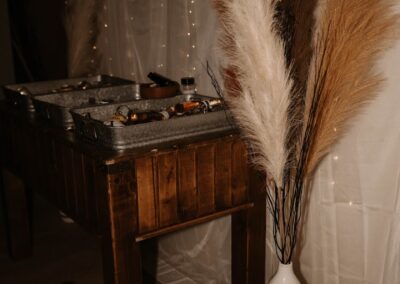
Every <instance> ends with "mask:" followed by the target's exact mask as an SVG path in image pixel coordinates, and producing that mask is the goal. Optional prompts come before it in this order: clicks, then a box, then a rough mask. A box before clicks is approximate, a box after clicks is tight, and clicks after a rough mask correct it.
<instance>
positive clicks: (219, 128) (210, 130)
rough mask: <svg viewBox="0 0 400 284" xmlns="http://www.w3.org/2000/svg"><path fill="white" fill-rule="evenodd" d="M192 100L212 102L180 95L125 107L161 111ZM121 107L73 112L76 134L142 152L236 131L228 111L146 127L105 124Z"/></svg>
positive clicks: (128, 104)
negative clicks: (142, 149) (142, 150)
mask: <svg viewBox="0 0 400 284" xmlns="http://www.w3.org/2000/svg"><path fill="white" fill-rule="evenodd" d="M193 99H200V100H201V99H210V97H205V96H198V95H195V96H193V95H191V96H188V95H179V96H175V97H171V98H166V99H157V100H140V101H135V102H129V103H126V104H125V105H126V106H128V107H129V108H130V109H136V110H140V111H149V110H156V111H159V110H161V109H163V108H166V107H168V106H173V105H175V104H177V103H180V102H184V101H189V100H193ZM119 105H121V104H110V105H105V106H98V107H88V108H78V109H73V110H71V113H72V117H73V119H74V121H75V132H76V134H77V135H78V136H79V137H80V138H83V139H84V140H87V141H91V142H93V143H95V144H98V145H102V146H104V147H106V148H109V149H114V150H124V149H128V148H129V149H132V148H133V149H139V148H148V147H157V146H158V145H173V144H175V143H178V142H180V141H190V140H194V139H197V138H201V137H216V136H218V135H221V134H225V133H226V134H227V133H232V132H235V131H236V130H237V128H236V126H235V124H234V122H233V118H232V116H231V114H230V112H229V110H227V109H225V108H224V109H221V110H216V111H212V112H207V113H199V114H193V115H188V116H175V117H172V118H170V119H168V120H163V121H153V122H148V123H143V124H135V125H127V126H122V127H121V126H120V127H112V126H109V125H105V124H104V122H105V121H108V120H110V118H111V117H112V116H113V114H114V113H115V111H116V109H117V107H118V106H119Z"/></svg>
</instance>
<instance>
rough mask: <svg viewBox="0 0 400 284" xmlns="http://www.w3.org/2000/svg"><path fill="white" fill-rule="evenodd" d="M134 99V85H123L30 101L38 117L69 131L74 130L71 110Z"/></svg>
mask: <svg viewBox="0 0 400 284" xmlns="http://www.w3.org/2000/svg"><path fill="white" fill-rule="evenodd" d="M134 99H135V92H134V85H125V86H114V87H108V88H98V89H89V90H86V91H75V92H68V93H58V94H48V95H40V96H35V97H33V98H32V101H33V104H34V106H35V109H36V113H37V114H38V115H39V116H40V117H42V118H44V119H47V120H50V121H51V122H52V123H53V124H54V125H55V126H58V127H62V128H64V129H66V130H70V129H73V128H74V120H73V119H72V116H71V113H70V110H71V109H73V108H82V107H89V106H101V105H105V104H110V103H119V102H125V101H133V100H134Z"/></svg>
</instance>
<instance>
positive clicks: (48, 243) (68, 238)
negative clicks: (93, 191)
mask: <svg viewBox="0 0 400 284" xmlns="http://www.w3.org/2000/svg"><path fill="white" fill-rule="evenodd" d="M34 205H35V206H34V220H33V223H34V236H33V240H34V247H33V256H32V257H31V258H29V259H25V260H19V261H12V260H10V258H9V257H8V252H7V249H6V243H5V233H4V222H3V221H4V218H3V216H0V283H1V284H31V283H32V284H99V283H103V280H102V261H101V249H100V239H99V238H97V237H96V236H93V235H89V234H87V233H86V232H85V231H83V230H82V229H81V228H80V227H79V226H78V225H77V224H75V223H73V224H67V223H64V222H63V221H62V220H61V217H60V215H59V213H58V211H57V210H56V208H54V207H53V206H51V205H50V204H49V203H47V202H46V201H44V200H43V199H41V198H39V197H35V198H34ZM0 211H1V210H0Z"/></svg>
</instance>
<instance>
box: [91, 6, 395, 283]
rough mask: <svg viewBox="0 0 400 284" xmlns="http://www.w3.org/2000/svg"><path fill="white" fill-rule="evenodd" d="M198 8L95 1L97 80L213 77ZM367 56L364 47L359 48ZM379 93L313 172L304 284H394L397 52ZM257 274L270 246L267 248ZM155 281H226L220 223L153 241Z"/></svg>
mask: <svg viewBox="0 0 400 284" xmlns="http://www.w3.org/2000/svg"><path fill="white" fill-rule="evenodd" d="M209 2H210V1H207V0H130V1H128V0H118V1H112V0H105V2H104V3H105V4H104V7H103V8H104V15H103V19H102V30H103V31H102V36H101V37H100V38H99V40H98V43H97V48H98V49H99V50H100V53H101V54H102V60H101V62H100V63H101V64H100V65H101V70H100V72H102V73H110V74H113V75H116V76H122V77H126V78H132V79H135V80H136V81H140V82H143V81H145V80H146V75H147V73H148V72H150V71H156V72H159V73H161V74H164V75H167V76H168V77H170V78H172V79H175V80H179V78H181V77H184V76H195V78H196V81H197V83H198V85H199V92H200V93H202V94H207V95H213V94H214V91H213V88H212V86H211V85H210V82H209V79H208V77H207V75H206V72H205V71H204V68H203V67H202V64H204V63H205V62H206V61H207V60H208V61H210V63H211V64H212V66H213V68H214V71H218V67H217V60H216V55H215V52H214V49H213V46H214V45H215V39H216V36H217V35H216V30H217V24H216V19H215V15H214V13H213V11H212V9H211V6H210V3H209ZM366 48H367V47H366ZM381 66H382V70H383V71H384V72H385V74H386V75H387V77H388V82H387V84H386V87H385V88H384V89H383V90H382V94H381V96H379V97H378V99H377V100H376V101H374V102H373V103H372V104H371V105H369V106H368V107H367V108H366V109H365V111H364V112H363V113H362V114H360V115H359V116H358V117H357V119H355V120H354V125H353V126H352V127H351V128H350V129H349V131H348V133H347V134H346V136H345V137H343V139H342V140H341V142H340V143H339V144H338V145H337V146H335V147H334V149H332V152H331V154H330V155H329V156H327V157H326V159H325V160H324V161H323V163H322V164H321V166H320V167H319V168H318V170H317V172H316V176H315V179H314V182H313V186H312V191H311V192H312V193H311V196H310V206H309V212H308V215H307V219H306V224H305V226H304V228H303V238H302V239H303V245H302V249H301V253H300V257H299V263H300V269H301V273H302V275H303V276H304V279H305V281H306V282H307V283H310V284H314V283H318V284H319V283H328V284H331V283H332V284H335V283H341V284H346V283H351V284H353V283H354V284H358V283H371V284H380V283H381V284H395V283H400V162H399V161H400V112H399V111H398V108H399V107H400V83H399V81H398V79H397V77H398V76H399V74H400V44H398V45H397V46H396V47H395V48H393V49H392V50H390V52H388V53H387V54H386V56H385V59H384V60H383V61H382V64H381ZM267 244H268V246H267V248H268V252H267V255H268V256H269V257H271V258H269V259H267V273H268V275H269V276H270V272H271V271H272V266H273V265H271V263H273V261H272V260H273V259H274V256H273V253H272V252H271V248H272V247H273V245H272V244H271V242H270V240H267ZM159 246H160V258H159V269H158V273H159V281H160V282H161V283H230V282H231V278H230V275H231V274H230V219H229V218H224V219H221V220H218V221H215V222H212V223H209V224H205V225H202V226H197V227H195V228H194V229H190V230H186V231H183V232H178V233H175V234H172V235H169V236H167V237H164V238H163V239H162V240H161V241H160V245H159Z"/></svg>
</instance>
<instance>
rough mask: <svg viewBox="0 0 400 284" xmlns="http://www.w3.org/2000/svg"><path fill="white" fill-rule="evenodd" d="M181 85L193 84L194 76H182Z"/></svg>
mask: <svg viewBox="0 0 400 284" xmlns="http://www.w3.org/2000/svg"><path fill="white" fill-rule="evenodd" d="M181 84H182V85H194V78H193V77H183V78H181Z"/></svg>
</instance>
